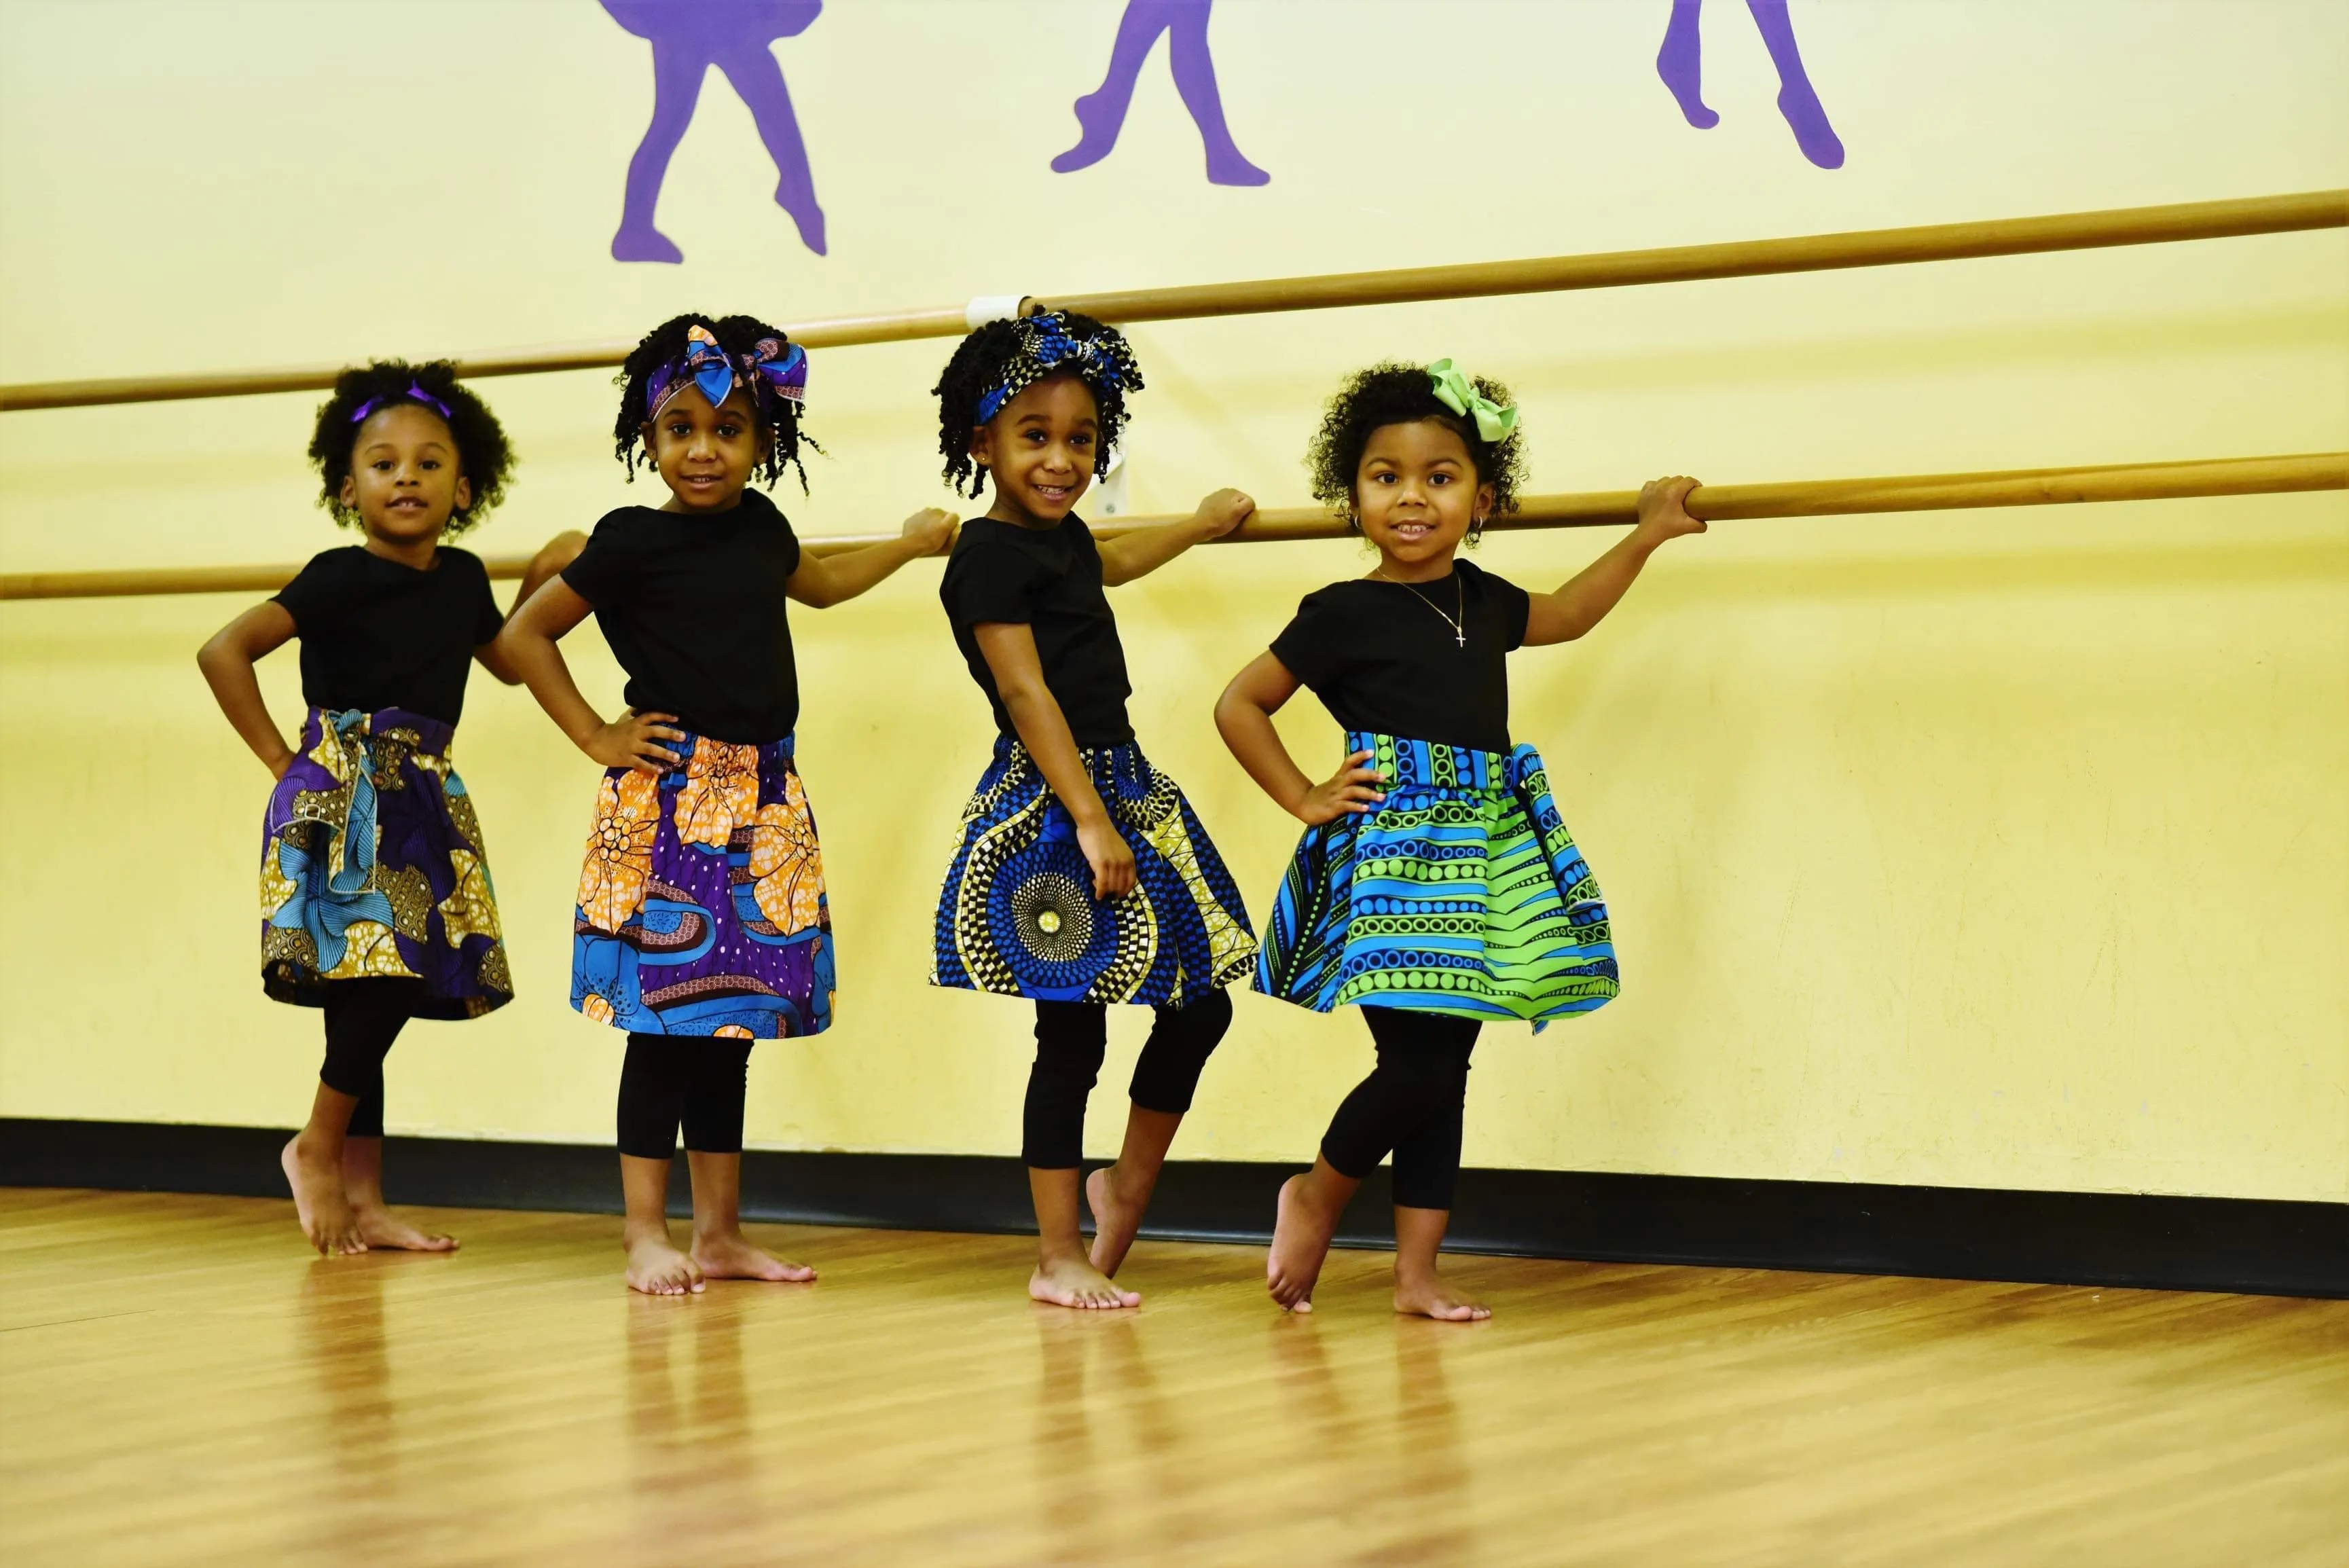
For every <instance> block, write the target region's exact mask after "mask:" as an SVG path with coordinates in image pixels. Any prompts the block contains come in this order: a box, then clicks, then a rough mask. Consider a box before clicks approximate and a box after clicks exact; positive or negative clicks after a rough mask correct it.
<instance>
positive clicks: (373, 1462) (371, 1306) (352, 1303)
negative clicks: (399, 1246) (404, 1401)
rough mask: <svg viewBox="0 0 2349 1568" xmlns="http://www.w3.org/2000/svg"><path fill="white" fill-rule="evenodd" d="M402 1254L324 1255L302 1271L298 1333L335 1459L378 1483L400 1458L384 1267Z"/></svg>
mask: <svg viewBox="0 0 2349 1568" xmlns="http://www.w3.org/2000/svg"><path fill="white" fill-rule="evenodd" d="M399 1262H400V1260H398V1259H383V1258H377V1257H373V1256H370V1255H366V1254H362V1255H360V1256H357V1257H348V1258H332V1259H326V1258H321V1259H319V1260H318V1261H316V1262H315V1263H313V1264H310V1266H309V1267H307V1268H305V1269H304V1270H303V1271H302V1284H301V1290H300V1307H299V1310H297V1311H296V1312H295V1315H294V1323H295V1330H294V1332H295V1343H296V1344H297V1346H299V1347H300V1350H301V1354H302V1358H303V1360H304V1361H305V1362H307V1363H308V1365H309V1368H310V1379H311V1386H312V1387H314V1388H316V1390H317V1393H318V1397H319V1399H320V1402H321V1405H322V1407H323V1420H322V1422H321V1425H322V1427H323V1429H324V1434H323V1435H324V1438H325V1445H324V1446H325V1447H326V1449H327V1450H328V1451H329V1452H331V1453H332V1454H333V1456H334V1459H335V1463H336V1467H337V1468H338V1469H339V1470H343V1471H345V1472H346V1473H347V1474H349V1475H350V1476H352V1477H354V1478H356V1479H358V1480H364V1481H366V1482H367V1483H368V1484H369V1485H370V1486H371V1487H376V1488H380V1487H382V1486H384V1485H386V1484H388V1482H389V1481H390V1480H391V1479H392V1477H393V1475H394V1473H395V1472H396V1470H397V1468H398V1443H397V1441H396V1439H397V1437H398V1416H399V1406H398V1400H397V1399H396V1398H394V1396H393V1393H392V1384H391V1355H390V1347H389V1344H388V1338H387V1336H386V1334H385V1331H384V1311H383V1292H384V1271H385V1266H386V1264H390V1265H392V1266H397V1265H398V1263H399Z"/></svg>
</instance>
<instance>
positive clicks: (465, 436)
mask: <svg viewBox="0 0 2349 1568" xmlns="http://www.w3.org/2000/svg"><path fill="white" fill-rule="evenodd" d="M410 388H413V389H414V391H411V390H410ZM416 392H421V393H423V394H425V397H424V398H419V397H416V396H415V393H416ZM426 399H429V401H427V400H426ZM371 402H374V403H378V404H380V405H382V406H386V407H391V406H397V405H399V404H411V405H413V406H415V407H419V408H426V409H429V410H430V411H431V412H433V413H435V414H440V416H441V418H442V420H443V422H445V423H446V424H447V425H448V427H449V438H450V440H452V441H454V442H455V443H456V445H457V471H458V472H460V473H461V474H462V475H464V477H465V479H466V481H467V482H468V484H469V485H470V486H471V490H472V500H471V504H469V505H468V506H466V507H465V508H464V509H463V510H462V511H457V512H455V513H452V514H451V515H450V519H449V525H448V527H447V528H445V529H443V530H442V532H444V533H450V534H457V533H462V532H464V531H466V530H467V529H469V528H471V527H472V526H473V525H474V524H475V523H477V522H479V521H481V519H482V518H484V517H486V516H488V515H489V513H490V511H491V510H492V509H493V508H494V507H495V506H496V505H497V504H498V502H500V501H502V500H504V499H505V493H506V480H508V479H510V478H511V477H512V474H513V448H512V447H511V446H509V445H507V443H506V432H505V427H503V426H502V425H500V424H499V423H498V417H497V416H496V415H495V414H492V413H491V412H490V407H489V405H488V404H486V403H484V402H482V401H481V399H480V398H479V397H475V396H473V392H472V389H471V387H467V386H466V385H465V384H464V383H463V382H461V381H460V380H458V379H457V367H456V366H454V365H451V364H450V362H449V361H447V360H445V359H434V360H429V361H427V362H426V363H424V364H422V365H410V364H409V363H408V361H406V360H405V359H378V360H377V361H375V362H374V363H373V364H371V365H355V366H352V367H351V368H349V369H347V370H346V371H344V372H343V373H342V374H341V375H340V376H337V377H335V391H334V396H332V397H328V398H327V399H326V401H325V402H324V403H321V404H319V405H318V422H317V423H316V425H315V426H314V427H312V428H311V431H310V461H311V463H312V465H313V466H315V467H316V469H317V470H318V479H319V486H318V504H319V505H320V506H322V507H325V508H326V510H327V511H329V512H331V513H333V514H334V519H335V521H336V522H337V523H339V524H341V525H342V526H343V527H345V528H357V526H359V514H358V512H357V510H356V509H355V508H352V507H347V506H345V505H344V504H343V481H344V480H347V479H348V478H350V477H351V452H352V450H353V449H355V448H356V447H357V445H358V436H359V425H360V424H361V423H362V421H361V420H359V419H358V418H357V414H358V413H359V411H360V410H361V409H364V408H367V405H368V404H369V403H371ZM434 404H439V405H440V407H433V405H434ZM444 410H445V412H444ZM368 411H369V412H373V410H368Z"/></svg>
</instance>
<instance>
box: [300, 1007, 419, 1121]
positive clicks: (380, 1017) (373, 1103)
mask: <svg viewBox="0 0 2349 1568" xmlns="http://www.w3.org/2000/svg"><path fill="white" fill-rule="evenodd" d="M423 988H424V982H423V981H421V980H416V979H410V978H406V977H402V978H398V979H393V978H388V977H387V978H384V979H380V980H329V981H327V982H326V1065H325V1066H323V1067H321V1068H319V1069H318V1081H319V1082H320V1083H322V1084H325V1085H326V1087H327V1088H330V1089H333V1090H334V1091H335V1092H336V1094H347V1095H349V1096H350V1097H351V1098H352V1099H356V1100H357V1101H358V1104H357V1106H356V1107H354V1108H353V1109H352V1110H351V1124H350V1126H349V1127H347V1128H346V1129H345V1130H344V1136H345V1137H347V1138H381V1137H382V1136H383V1058H384V1057H386V1056H387V1055H388V1054H389V1053H390V1051H391V1043H392V1042H393V1041H394V1040H396V1039H398V1038H399V1031H400V1028H401V1026H403V1025H405V1024H406V1023H407V1022H408V1020H409V1018H410V1017H411V1016H414V1012H415V1006H416V999H417V997H418V996H419V995H421V994H422V991H423Z"/></svg>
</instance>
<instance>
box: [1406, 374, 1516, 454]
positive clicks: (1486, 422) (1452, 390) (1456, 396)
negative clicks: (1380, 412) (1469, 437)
mask: <svg viewBox="0 0 2349 1568" xmlns="http://www.w3.org/2000/svg"><path fill="white" fill-rule="evenodd" d="M1427 374H1428V376H1429V377H1431V378H1432V379H1433V381H1434V382H1435V400H1436V401H1437V402H1439V403H1441V404H1443V405H1444V407H1447V408H1449V409H1451V410H1452V411H1453V412H1454V413H1455V414H1459V415H1463V416H1465V417H1468V418H1474V419H1475V421H1476V433H1477V434H1478V435H1479V436H1482V437H1483V438H1485V439H1486V440H1488V441H1498V440H1501V439H1503V438H1506V436H1507V435H1508V433H1509V432H1510V431H1512V430H1514V429H1516V428H1517V410H1516V407H1514V406H1513V407H1506V408H1504V407H1501V406H1500V405H1499V404H1498V403H1495V402H1494V401H1493V400H1492V399H1491V398H1490V397H1485V395H1484V394H1483V393H1482V392H1479V391H1477V390H1476V387H1475V384H1474V383H1472V382H1471V381H1470V380H1469V379H1468V377H1465V376H1463V375H1462V374H1460V372H1459V371H1458V370H1457V369H1455V368H1454V366H1453V364H1452V361H1450V360H1449V359H1439V360H1437V361H1436V362H1435V363H1434V364H1433V365H1431V366H1428V367H1427Z"/></svg>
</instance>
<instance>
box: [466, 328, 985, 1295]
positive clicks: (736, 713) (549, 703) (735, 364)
mask: <svg viewBox="0 0 2349 1568" xmlns="http://www.w3.org/2000/svg"><path fill="white" fill-rule="evenodd" d="M806 387H807V356H806V354H805V353H804V352H802V350H801V348H800V347H799V346H798V345H796V344H794V343H792V342H790V341H789V340H788V339H786V338H785V337H784V335H783V334H782V332H781V329H780V328H777V327H773V326H770V325H767V324H766V323H764V322H762V321H760V320H758V319H756V318H755V317H752V316H747V315H729V316H715V317H713V316H706V315H681V316H678V317H676V318H675V319H674V320H671V321H668V322H665V323H663V324H662V325H660V326H657V327H656V328H654V329H653V331H652V332H651V333H650V334H649V335H647V336H646V338H645V340H644V341H643V342H642V343H640V344H638V345H637V346H636V350H635V352H634V353H632V354H630V355H629V356H628V357H627V360H626V364H624V365H623V366H622V367H621V371H620V388H621V389H620V413H619V419H618V422H617V424H616V427H615V428H614V432H613V433H614V438H615V450H616V454H617V455H618V457H619V459H620V460H621V461H622V462H623V463H625V464H626V465H627V468H628V472H629V477H630V479H631V480H633V479H634V478H635V476H636V463H637V461H638V460H639V454H641V457H642V459H643V460H646V461H647V462H649V463H650V465H651V467H652V469H653V471H654V472H655V473H656V474H657V475H658V476H659V478H660V481H661V483H662V484H663V485H664V486H666V487H667V490H668V492H669V493H668V499H667V500H665V501H664V502H662V503H661V504H660V505H659V506H657V507H652V506H629V507H622V508H620V509H619V510H618V511H614V512H611V513H608V514H607V515H606V516H605V518H604V520H603V521H600V522H598V523H597V524H596V525H595V533H594V534H593V535H592V536H591V537H589V538H588V539H587V540H586V542H585V547H584V548H581V549H578V550H577V552H576V554H575V556H574V558H573V559H571V560H570V561H569V562H568V563H567V564H565V565H564V567H563V568H562V572H561V574H560V575H559V576H557V577H555V578H554V579H553V580H552V581H550V582H549V583H547V584H546V586H545V587H544V588H543V589H541V590H540V591H539V592H538V593H535V594H533V596H532V597H531V598H530V599H529V601H528V602H527V603H523V605H522V606H520V607H519V608H518V609H516V610H515V612H514V615H513V619H512V622H511V623H510V624H508V625H507V627H506V630H505V633H504V634H503V635H502V637H501V638H500V639H499V644H500V646H501V647H502V648H505V649H507V650H508V657H509V658H510V659H511V661H512V665H513V666H514V668H515V669H517V670H518V671H520V672H521V674H522V676H523V679H524V680H526V681H528V682H529V683H530V689H531V695H532V696H535V697H537V698H538V701H539V704H540V706H541V707H544V708H545V709H546V712H547V717H550V718H552V719H554V722H555V724H556V725H557V726H558V727H560V728H561V729H562V730H563V732H564V734H565V735H567V736H569V737H570V738H571V739H572V741H573V742H574V744H575V745H576V746H577V747H578V748H579V749H580V750H582V751H584V752H585V753H586V754H587V755H588V756H590V757H592V758H595V760H596V761H597V762H600V763H602V764H603V765H604V769H605V771H604V778H603V782H602V784H601V785H600V787H599V788H598V789H597V792H596V805H595V824H594V827H593V829H592V830H591V831H590V833H589V835H588V840H587V851H586V857H585V864H584V865H583V867H582V869H581V872H580V877H579V892H578V897H577V899H576V901H575V903H574V907H573V910H572V931H573V943H572V972H571V1002H572V1006H574V1007H576V1008H578V1009H579V1011H580V1012H582V1013H584V1014H585V1015H586V1016H588V1017H590V1018H593V1019H595V1021H596V1022H598V1023H602V1024H607V1025H609V1026H612V1027H614V1028H616V1029H625V1030H626V1031H627V1036H628V1048H627V1056H626V1061H625V1062H624V1064H623V1066H622V1068H621V1071H620V1101H619V1146H620V1177H621V1185H622V1188H623V1190H624V1191H625V1194H626V1207H627V1222H626V1229H625V1231H624V1233H623V1241H624V1243H625V1245H626V1250H627V1260H628V1261H627V1280H628V1284H630V1285H631V1286H632V1287H634V1288H635V1289H636V1290H640V1291H644V1292H647V1294H651V1295H681V1294H684V1293H687V1292H690V1291H698V1290H699V1289H701V1288H702V1282H703V1281H704V1280H705V1279H707V1278H725V1279H759V1280H805V1279H812V1278H813V1277H814V1271H812V1270H811V1269H808V1268H805V1267H803V1266H802V1265H800V1264H788V1263H784V1262H782V1261H781V1260H779V1259H777V1258H774V1257H772V1256H771V1255H769V1254H768V1253H765V1252H763V1251H761V1249H759V1248H758V1247H755V1246H753V1245H752V1244H751V1243H750V1241H749V1240H748V1238H746V1237H745V1236H744V1235H743V1233H742V1229H741V1220H740V1197H741V1181H742V1113H743V1099H744V1089H745V1083H744V1078H745V1074H746V1072H747V1070H748V1068H749V1066H750V1047H751V1046H752V1045H753V1044H754V1043H756V1042H757V1041H759V1040H762V1039H769V1040H771V1039H779V1038H790V1037H802V1036H807V1035H813V1034H817V1033H820V1032H821V1031H822V1030H823V1029H824V1028H826V1027H828V1026H830V1025H831V1023H832V1016H833V1012H832V1008H833V985H834V969H833V948H832V914H831V907H830V903H829V902H828V900H827V899H826V897H825V893H824V882H823V851H822V849H821V847H820V846H819V844H818V843H817V841H816V830H815V815H814V812H813V811H812V810H811V808H810V807H809V804H808V796H807V789H806V788H805V786H804V785H803V784H802V782H801V779H800V771H799V762H798V754H797V748H796V746H795V744H794V741H793V736H792V731H793V728H794V727H795V726H796V725H797V724H798V722H799V712H800V689H799V673H798V667H797V664H796V662H795V660H794V657H793V654H792V630H791V623H790V620H789V617H788V614H787V609H788V604H789V602H790V601H792V600H794V599H796V600H797V601H799V602H800V603H802V604H805V605H807V606H809V607H810V608H812V609H823V608H825V607H827V606H830V605H833V604H837V603H842V602H843V601H844V600H848V599H853V598H854V597H856V596H857V595H858V594H860V593H864V591H865V590H866V589H868V588H871V587H873V586H874V584H875V583H879V582H880V581H881V580H882V579H883V578H885V577H887V576H888V575H889V574H890V573H893V572H895V571H896V570H897V569H898V568H899V567H901V566H903V565H905V563H906V562H909V561H912V560H914V559H916V557H919V556H923V555H932V554H936V553H937V552H939V551H941V550H943V549H945V548H946V545H947V541H948V540H949V539H950V538H951V537H952V536H953V531H954V521H955V520H954V517H953V515H952V514H951V513H949V512H945V511H936V510H932V511H920V512H916V513H915V514H914V515H913V516H912V517H910V518H908V519H906V520H905V528H904V530H903V533H902V536H901V537H900V538H898V539H896V540H895V541H892V542H888V543H885V544H876V545H872V546H869V547H867V548H865V549H863V550H858V551H854V552H849V553H846V554H839V555H832V556H828V557H820V556H817V555H814V554H812V553H807V552H802V550H801V548H800V542H799V540H798V537H797V536H796V535H795V534H793V533H792V525H791V523H790V522H789V521H787V520H786V519H785V518H784V516H783V514H782V512H781V511H780V510H778V509H777V507H776V505H775V503H774V502H773V501H771V500H768V499H767V497H766V496H765V495H764V494H762V493H761V492H760V491H759V490H753V489H751V488H750V480H751V479H752V478H753V477H760V478H763V479H764V480H766V482H767V483H768V484H769V485H772V484H773V483H774V481H775V480H778V479H780V478H781V476H782V473H783V470H784V469H786V468H787V467H790V466H792V465H793V464H796V463H797V462H798V461H799V453H800V448H801V446H802V444H807V445H812V444H813V443H812V442H811V441H809V439H808V438H807V437H806V435H805V434H804V433H803V432H802V429H801V428H800V409H801V406H802V401H803V400H804V397H805V395H806ZM801 478H802V486H804V483H805V479H806V469H804V468H802V469H801ZM573 537H574V539H575V537H576V536H575V535H574V536H573ZM549 548H550V549H553V548H554V546H550V547H549ZM589 614H594V615H595V618H596V624H598V626H600V627H601V629H602V631H603V634H604V640H605V642H606V643H607V644H609V645H611V649H612V654H613V656H614V657H615V658H616V659H617V660H618V661H619V663H620V667H621V668H622V669H624V670H626V672H627V676H628V684H627V689H626V701H627V705H628V707H627V711H626V713H624V714H622V715H621V716H620V717H617V718H615V719H612V720H610V721H608V722H607V721H606V720H605V718H604V717H603V716H602V715H601V714H600V713H598V712H596V710H595V708H594V707H592V706H590V705H589V703H588V702H587V700H586V698H585V697H584V696H581V695H580V693H579V688H578V686H575V685H574V683H573V681H572V678H571V672H570V670H569V669H568V668H567V667H566V666H565V665H564V661H563V655H562V652H561V651H560V650H559V649H558V648H557V647H556V646H555V642H556V639H558V638H560V637H562V636H563V635H564V634H566V633H568V632H569V631H571V630H572V628H574V626H576V625H578V624H579V623H580V622H582V621H584V620H585V619H586V618H587V616H588V615H589ZM680 1128H682V1130H683V1132H684V1141H685V1149H686V1157H687V1161H688V1164H689V1165H690V1166H691V1167H692V1171H693V1241H692V1243H691V1247H690V1250H689V1251H688V1250H680V1249H679V1248H678V1246H677V1245H676V1244H675V1243H674V1242H673V1241H672V1240H671V1238H670V1235H669V1230H668V1220H667V1193H668V1172H669V1161H670V1160H671V1158H672V1157H673V1156H674V1155H675V1153H676V1151H677V1144H678V1131H679V1130H680Z"/></svg>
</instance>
